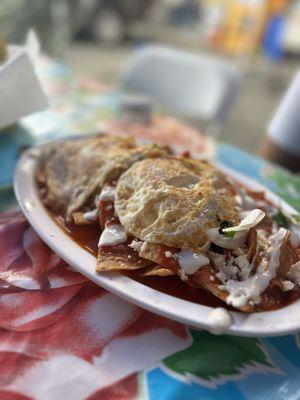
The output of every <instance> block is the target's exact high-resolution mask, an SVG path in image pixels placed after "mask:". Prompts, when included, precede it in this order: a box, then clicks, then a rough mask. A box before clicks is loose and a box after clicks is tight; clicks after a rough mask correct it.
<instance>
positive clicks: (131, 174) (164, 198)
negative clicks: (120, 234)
mask: <svg viewBox="0 0 300 400" xmlns="http://www.w3.org/2000/svg"><path fill="white" fill-rule="evenodd" d="M230 188H231V186H230V183H229V182H228V181H227V180H226V178H225V176H224V175H223V174H222V173H221V172H220V171H219V170H217V169H216V168H214V167H213V166H212V165H210V164H209V163H207V162H204V161H199V160H190V159H188V158H179V157H177V158H176V157H173V158H156V159H151V160H150V159H146V160H143V161H139V162H137V163H135V164H133V165H132V166H131V167H130V168H129V169H128V170H127V171H126V172H124V173H123V174H122V175H121V176H120V178H119V180H118V182H117V187H116V200H115V210H116V213H117V215H118V217H119V219H120V222H121V224H122V225H123V226H124V228H125V230H126V231H127V232H129V233H130V234H131V235H133V236H135V237H137V238H139V239H141V240H143V241H147V242H150V243H157V244H164V245H167V246H171V247H176V248H183V249H190V250H193V251H201V249H202V248H203V246H204V245H205V244H206V243H207V241H208V238H207V236H206V234H205V231H206V230H207V229H208V228H213V227H218V226H219V225H220V223H221V222H222V221H224V220H226V221H230V222H232V223H234V224H235V223H237V222H238V221H239V216H238V212H237V209H236V207H235V201H234V196H233V195H232V194H231V192H230Z"/></svg>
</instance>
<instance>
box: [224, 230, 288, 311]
mask: <svg viewBox="0 0 300 400" xmlns="http://www.w3.org/2000/svg"><path fill="white" fill-rule="evenodd" d="M286 233H287V230H286V229H284V228H280V229H279V231H278V232H277V233H276V234H275V235H272V236H270V237H269V242H270V246H269V248H268V249H267V251H266V252H265V254H264V258H263V260H262V262H261V263H260V265H259V266H258V268H257V272H256V273H255V275H253V276H252V277H250V278H247V279H245V280H243V281H237V280H231V279H230V280H228V281H227V282H224V287H225V289H226V291H227V292H228V293H229V295H228V297H227V300H226V302H227V304H231V305H233V306H234V307H237V308H239V307H242V306H245V305H246V304H247V303H248V301H250V300H252V301H253V302H254V303H259V301H260V295H261V293H263V292H264V290H265V289H266V288H267V287H268V286H269V283H270V281H271V280H272V279H273V278H275V276H276V271H277V268H278V266H279V263H280V260H279V257H280V252H281V245H282V242H283V240H284V238H285V235H286Z"/></svg>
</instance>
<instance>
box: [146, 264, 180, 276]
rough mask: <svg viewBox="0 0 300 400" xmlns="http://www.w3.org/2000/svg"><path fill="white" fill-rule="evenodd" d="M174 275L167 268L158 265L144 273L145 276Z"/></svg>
mask: <svg viewBox="0 0 300 400" xmlns="http://www.w3.org/2000/svg"><path fill="white" fill-rule="evenodd" d="M171 275H174V273H173V272H172V271H171V270H170V269H167V268H164V267H161V266H160V265H158V264H156V265H154V266H153V267H149V268H147V270H146V271H145V272H144V273H143V276H171Z"/></svg>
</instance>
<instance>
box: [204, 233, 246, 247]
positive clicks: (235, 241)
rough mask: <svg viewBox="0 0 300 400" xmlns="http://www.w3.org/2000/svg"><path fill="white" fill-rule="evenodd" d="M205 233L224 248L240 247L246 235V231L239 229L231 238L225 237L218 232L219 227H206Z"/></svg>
mask: <svg viewBox="0 0 300 400" xmlns="http://www.w3.org/2000/svg"><path fill="white" fill-rule="evenodd" d="M205 233H206V235H207V236H208V238H209V239H210V240H211V241H212V242H213V243H215V244H217V245H218V246H220V247H224V248H225V249H237V248H239V247H241V246H242V245H243V243H244V241H245V239H246V236H247V232H246V231H241V232H238V233H236V234H235V235H234V237H233V238H231V237H227V236H225V235H224V234H222V233H219V228H211V229H207V230H206V231H205Z"/></svg>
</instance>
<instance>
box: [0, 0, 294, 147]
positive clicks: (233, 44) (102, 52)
mask: <svg viewBox="0 0 300 400" xmlns="http://www.w3.org/2000/svg"><path fill="white" fill-rule="evenodd" d="M30 28H33V29H34V30H35V31H36V32H37V34H38V37H39V39H40V41H41V46H42V50H43V52H45V53H47V54H49V55H50V56H52V57H54V58H57V59H60V60H62V61H63V62H64V63H66V64H67V65H69V66H70V67H71V69H72V70H73V71H74V72H75V73H76V74H78V75H81V76H90V77H95V78H97V79H99V80H100V81H101V82H103V83H104V84H105V85H112V86H113V85H116V84H117V82H118V79H119V77H120V74H121V71H122V70H123V68H124V66H125V65H126V64H127V61H128V60H129V59H130V58H131V57H132V55H133V54H134V53H135V52H136V51H137V50H138V49H141V48H142V47H145V46H147V45H149V44H163V45H168V46H171V47H175V48H178V49H182V50H185V51H191V52H193V53H196V54H200V55H213V56H218V57H221V58H223V59H224V60H226V61H230V63H232V64H233V65H234V66H235V67H236V68H237V70H238V71H239V73H240V76H241V82H240V87H239V94H238V97H237V100H236V102H235V104H234V107H233V108H232V111H231V112H230V114H229V116H228V118H227V119H226V123H225V126H224V129H223V132H222V136H221V138H222V140H223V141H226V142H229V143H233V144H235V145H237V146H239V147H242V148H244V149H246V150H248V151H250V152H255V151H256V150H257V148H258V146H259V143H260V140H261V137H262V136H263V135H264V133H265V131H266V127H267V123H268V121H269V120H270V118H271V116H272V113H273V112H274V111H275V109H276V107H277V105H278V102H279V100H280V98H281V97H282V95H283V93H284V92H285V90H286V88H287V86H288V85H289V82H290V81H291V79H292V77H293V75H294V74H295V72H296V71H297V70H298V69H299V66H300V0H294V1H292V0H290V1H288V0H160V1H157V0H69V1H68V0H1V2H0V32H1V34H2V35H3V36H4V37H5V39H6V40H7V41H8V42H14V43H22V42H24V40H25V36H26V34H27V32H28V30H29V29H30Z"/></svg>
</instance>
